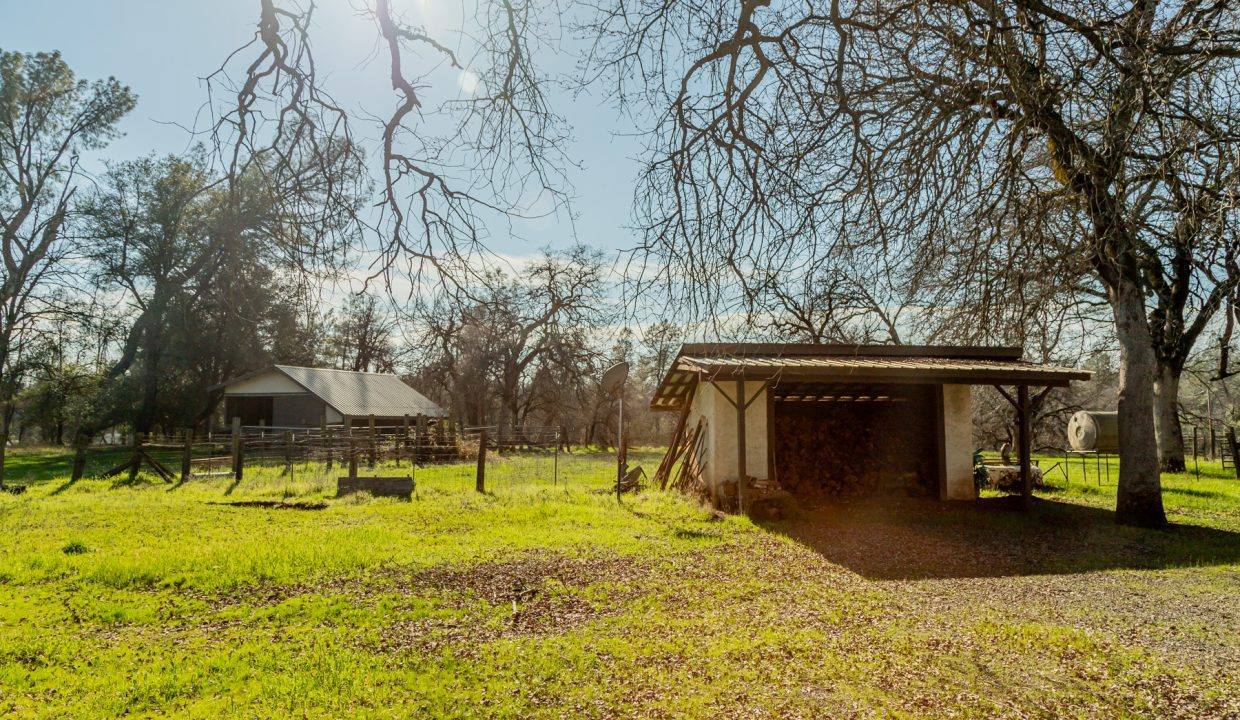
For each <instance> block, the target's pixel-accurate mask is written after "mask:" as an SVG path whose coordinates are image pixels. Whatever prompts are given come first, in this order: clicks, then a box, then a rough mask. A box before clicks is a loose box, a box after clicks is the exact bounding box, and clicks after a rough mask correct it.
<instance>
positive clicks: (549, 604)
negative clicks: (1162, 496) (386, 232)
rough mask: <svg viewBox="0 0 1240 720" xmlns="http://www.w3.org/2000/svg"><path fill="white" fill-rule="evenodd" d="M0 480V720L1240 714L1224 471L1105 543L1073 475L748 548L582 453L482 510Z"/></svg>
mask: <svg viewBox="0 0 1240 720" xmlns="http://www.w3.org/2000/svg"><path fill="white" fill-rule="evenodd" d="M635 455H636V457H635V461H637V462H640V463H641V464H643V465H644V466H645V467H646V468H647V469H650V468H652V467H653V466H654V465H655V464H656V463H657V458H658V453H657V452H653V451H642V452H638V453H635ZM1053 462H1054V460H1052V459H1049V458H1043V459H1042V465H1043V467H1049V466H1050V465H1051V464H1053ZM106 464H107V463H100V464H99V467H101V466H103V465H106ZM9 467H10V470H11V472H13V473H15V475H16V477H19V478H20V477H22V476H23V473H24V477H25V480H26V482H28V483H29V488H28V489H27V490H26V492H24V493H22V494H20V495H9V494H7V493H6V494H0V715H3V716H4V717H119V716H169V715H175V716H186V717H280V718H284V717H293V716H295V717H323V718H334V717H342V716H348V717H511V718H525V717H547V718H559V717H600V718H601V717H635V718H637V717H640V718H648V717H720V716H723V717H944V716H949V715H954V716H962V717H994V716H1012V717H1016V716H1021V717H1026V716H1035V717H1038V716H1040V717H1060V716H1073V717H1170V716H1181V717H1194V718H1196V717H1227V716H1233V717H1234V716H1237V715H1240V706H1238V705H1237V702H1238V701H1237V697H1240V693H1237V692H1236V690H1237V688H1238V687H1240V684H1238V678H1240V675H1238V671H1237V668H1240V481H1237V480H1235V479H1234V477H1233V476H1232V475H1231V471H1230V470H1228V471H1226V472H1224V471H1223V470H1222V469H1221V468H1219V467H1218V466H1217V465H1208V466H1207V465H1202V468H1201V469H1202V472H1201V478H1200V479H1197V478H1196V477H1194V476H1193V474H1192V473H1190V474H1188V475H1187V476H1167V477H1166V478H1165V485H1166V502H1167V506H1168V511H1169V515H1170V516H1171V518H1172V519H1173V521H1174V522H1175V523H1176V526H1175V527H1173V528H1172V529H1170V530H1166V531H1148V530H1137V529H1132V528H1119V527H1116V526H1115V525H1114V524H1113V523H1112V522H1111V520H1110V512H1109V511H1110V508H1111V506H1112V504H1113V502H1114V485H1113V483H1114V474H1113V475H1112V484H1111V485H1106V484H1105V483H1104V484H1102V485H1099V483H1098V482H1097V480H1096V479H1095V478H1094V476H1093V475H1092V474H1091V475H1090V476H1089V477H1087V478H1086V477H1082V476H1081V475H1080V468H1079V465H1078V466H1076V467H1074V468H1073V469H1072V471H1071V472H1070V474H1069V479H1068V480H1067V481H1066V482H1065V481H1064V479H1063V478H1062V476H1060V475H1059V474H1058V470H1056V471H1053V472H1051V473H1050V475H1049V478H1050V480H1051V481H1052V482H1055V483H1058V485H1059V486H1061V487H1058V488H1056V489H1053V490H1050V491H1047V492H1044V493H1040V494H1039V502H1038V504H1037V506H1036V507H1035V509H1034V511H1033V512H1031V513H1029V514H1023V513H1019V512H1016V511H1014V510H1012V509H1010V508H1009V507H1007V503H1006V501H1005V500H1004V499H1001V498H987V499H985V500H984V501H983V502H982V503H979V504H976V505H967V506H945V505H940V504H938V503H932V502H928V501H921V500H913V499H908V498H882V499H873V500H870V501H863V502H853V503H849V504H846V505H840V506H827V507H823V508H805V509H804V510H802V511H801V512H799V513H797V514H795V515H794V516H793V517H790V518H789V519H786V520H784V521H780V522H776V523H770V524H765V525H754V524H752V523H750V522H749V521H748V520H745V519H741V518H736V517H720V516H718V515H716V514H714V513H711V512H708V511H706V510H704V509H703V508H701V507H699V506H698V505H696V504H694V503H693V502H691V501H690V500H688V499H686V498H683V497H680V496H678V495H673V494H669V493H660V492H657V491H647V492H644V493H642V494H640V495H638V496H636V497H628V496H626V498H625V501H624V503H623V504H622V505H620V506H617V504H616V502H615V499H614V497H612V496H611V495H610V494H608V493H607V488H608V485H609V482H610V480H611V478H612V472H613V466H612V465H611V463H610V460H609V458H607V457H606V456H601V455H586V454H572V455H566V456H562V457H561V464H560V476H559V480H560V482H557V483H553V482H552V465H551V461H550V460H549V459H547V458H530V457H508V458H503V459H500V460H497V461H496V462H494V463H493V464H491V465H490V466H489V469H488V493H487V494H485V495H479V494H477V493H475V492H474V490H473V469H472V466H471V465H469V464H459V465H449V466H439V467H433V468H431V467H428V468H419V469H418V470H417V471H416V479H417V487H418V491H417V495H416V497H415V498H414V499H413V500H412V501H409V502H404V501H396V500H385V499H371V498H367V497H352V498H342V499H336V498H334V480H333V477H334V475H333V474H332V473H329V472H327V471H326V470H325V469H324V468H321V467H318V466H309V465H298V466H296V467H295V468H294V472H293V473H292V475H291V476H289V475H285V474H283V473H282V472H281V469H280V468H266V469H262V470H259V471H248V472H247V476H246V478H245V480H243V481H242V482H241V483H233V481H232V480H231V478H227V477H218V478H210V479H195V480H192V481H190V482H188V483H186V484H184V485H176V484H166V483H163V482H161V481H158V480H157V479H156V478H154V477H152V476H147V475H145V474H143V475H142V476H140V477H139V481H138V482H137V483H135V484H133V485H129V484H125V483H123V482H117V481H115V480H99V479H85V480H82V481H81V482H79V483H76V484H69V483H67V482H66V479H65V477H64V475H65V473H66V472H67V468H68V464H67V461H66V460H65V459H64V458H63V457H61V456H60V454H58V453H52V452H50V451H43V452H21V451H18V452H14V453H12V454H11V455H10V464H9ZM92 467H96V466H92ZM15 468H16V469H15ZM23 468H24V470H23ZM407 471H408V469H407V468H400V469H396V468H391V467H386V468H380V469H379V472H381V473H383V474H388V473H389V472H391V473H396V472H399V473H402V474H403V473H405V472H407ZM1091 472H1092V467H1091ZM10 477H14V475H10ZM251 501H276V502H281V503H284V505H285V506H284V507H283V508H269V507H257V506H253V505H241V504H235V503H245V502H251ZM309 507H321V508H322V509H305V508H309Z"/></svg>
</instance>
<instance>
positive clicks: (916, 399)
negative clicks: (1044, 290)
mask: <svg viewBox="0 0 1240 720" xmlns="http://www.w3.org/2000/svg"><path fill="white" fill-rule="evenodd" d="M1089 377H1090V373H1088V372H1086V371H1083V370H1076V369H1072V368H1063V367H1054V366H1049V365H1041V364H1037V363H1032V362H1028V361H1026V360H1023V359H1022V356H1021V350H1020V349H1019V348H1004V347H951V346H893V345H810V344H766V343H762V344H759V343H740V344H686V345H683V346H681V348H680V352H679V353H678V354H677V356H676V359H675V360H674V361H673V362H672V363H671V366H670V368H669V370H668V372H667V375H666V376H665V377H664V378H663V381H662V383H661V384H660V385H659V388H658V389H657V391H656V392H655V394H654V397H653V399H652V400H651V408H652V409H654V410H662V411H668V412H678V413H680V422H679V423H678V424H677V430H676V436H675V437H674V438H673V441H672V443H671V445H670V449H669V451H668V452H669V457H668V459H667V460H666V461H665V463H664V465H663V467H661V472H667V471H668V470H669V469H670V466H671V461H672V459H674V458H676V457H682V458H683V472H687V473H689V474H690V475H691V476H692V479H693V481H694V482H695V483H697V484H698V485H699V487H700V489H701V490H702V491H703V492H704V493H707V494H709V496H710V497H711V499H712V500H713V501H714V502H715V504H716V505H719V504H721V499H722V496H723V490H724V488H725V486H730V485H731V484H736V496H737V501H738V503H739V505H740V507H741V508H742V509H744V508H746V507H747V506H746V500H747V495H748V494H749V493H750V492H752V486H753V485H756V484H761V485H764V486H776V487H778V488H780V489H783V490H786V491H788V492H791V493H793V494H794V495H798V496H803V497H804V496H817V497H827V498H829V497H831V496H832V495H834V494H840V493H842V492H845V491H847V490H849V489H850V486H855V487H856V488H858V489H882V488H887V489H896V488H915V487H920V488H921V489H922V490H924V491H926V492H927V493H933V494H937V495H938V497H939V498H941V499H943V500H968V499H973V498H975V497H976V490H975V487H974V483H973V451H974V446H973V442H972V429H973V422H972V388H973V386H975V385H993V386H995V387H997V388H998V389H999V391H1000V392H1002V393H1003V394H1004V396H1005V397H1007V398H1008V400H1009V401H1010V402H1011V403H1012V404H1013V406H1014V407H1015V408H1016V412H1017V419H1018V424H1019V427H1020V432H1019V434H1018V435H1019V436H1018V449H1019V464H1020V466H1021V470H1022V472H1021V476H1022V477H1021V479H1022V489H1023V492H1024V494H1025V496H1026V498H1029V497H1031V495H1032V480H1031V477H1030V472H1029V467H1030V446H1029V443H1030V433H1029V428H1028V414H1029V413H1028V408H1029V407H1030V401H1031V398H1030V389H1031V388H1038V389H1039V390H1038V392H1040V393H1045V392H1046V390H1047V389H1049V388H1051V387H1056V386H1066V385H1067V384H1068V383H1069V382H1071V381H1073V380H1087V379H1089ZM1035 397H1036V396H1035ZM742 467H743V468H744V469H745V475H746V476H747V479H748V481H747V482H744V483H737V480H738V478H739V477H740V475H741V473H740V472H739V468H742Z"/></svg>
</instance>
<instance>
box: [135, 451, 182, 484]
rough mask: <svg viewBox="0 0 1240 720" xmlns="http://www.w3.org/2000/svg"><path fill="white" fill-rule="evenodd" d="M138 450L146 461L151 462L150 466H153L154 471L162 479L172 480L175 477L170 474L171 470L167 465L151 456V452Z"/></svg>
mask: <svg viewBox="0 0 1240 720" xmlns="http://www.w3.org/2000/svg"><path fill="white" fill-rule="evenodd" d="M139 452H140V453H141V454H142V457H144V458H146V461H147V462H148V463H150V464H151V467H153V468H155V472H156V473H158V474H159V476H160V477H162V478H163V479H164V480H167V481H168V482H172V481H173V480H175V479H176V478H175V476H174V475H173V474H172V471H171V470H169V469H168V466H166V465H164V464H163V463H161V462H160V461H158V460H156V459H155V458H154V457H151V454H150V453H148V452H146V451H145V450H139Z"/></svg>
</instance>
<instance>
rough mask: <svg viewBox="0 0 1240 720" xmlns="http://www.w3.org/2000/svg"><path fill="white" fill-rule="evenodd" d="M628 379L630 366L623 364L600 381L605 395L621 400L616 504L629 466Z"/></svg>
mask: <svg viewBox="0 0 1240 720" xmlns="http://www.w3.org/2000/svg"><path fill="white" fill-rule="evenodd" d="M628 377H629V364H628V363H626V362H621V363H616V364H615V365H612V366H611V367H609V368H607V371H606V372H604V373H603V377H602V379H601V380H600V381H599V386H600V388H601V389H602V391H603V394H604V395H607V396H610V397H614V398H617V399H619V400H620V417H619V420H618V422H617V423H616V426H617V427H616V502H620V483H621V482H622V481H623V480H624V473H625V470H626V468H625V465H627V464H628V463H627V462H626V461H627V458H626V457H625V453H624V384H625V381H626V380H628Z"/></svg>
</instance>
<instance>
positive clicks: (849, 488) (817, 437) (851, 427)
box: [771, 403, 935, 498]
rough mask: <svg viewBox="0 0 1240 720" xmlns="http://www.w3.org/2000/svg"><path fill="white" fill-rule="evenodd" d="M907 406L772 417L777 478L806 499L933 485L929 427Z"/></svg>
mask: <svg viewBox="0 0 1240 720" xmlns="http://www.w3.org/2000/svg"><path fill="white" fill-rule="evenodd" d="M914 415H916V413H909V412H907V406H906V405H879V404H866V403H832V404H831V405H830V406H827V407H822V406H817V405H814V406H808V407H806V406H802V407H797V406H793V407H792V408H791V409H790V411H789V412H776V413H775V414H774V418H773V421H774V427H773V428H772V432H771V438H772V440H773V448H772V450H773V452H774V454H775V468H776V476H777V479H778V481H779V484H780V485H781V486H782V487H783V488H784V489H785V490H787V491H788V492H790V493H792V494H794V495H797V496H799V497H804V498H833V497H847V496H850V495H858V494H863V493H867V492H872V491H875V490H879V489H908V490H912V489H916V488H918V487H921V486H927V487H928V486H929V485H931V484H933V482H934V474H933V467H930V466H929V465H930V463H931V462H933V458H934V457H935V456H934V454H933V452H932V446H931V445H930V443H931V442H932V441H933V438H934V434H933V432H932V428H928V427H921V426H922V425H925V424H927V423H925V421H924V420H920V419H919V418H916V417H912V416H914Z"/></svg>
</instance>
